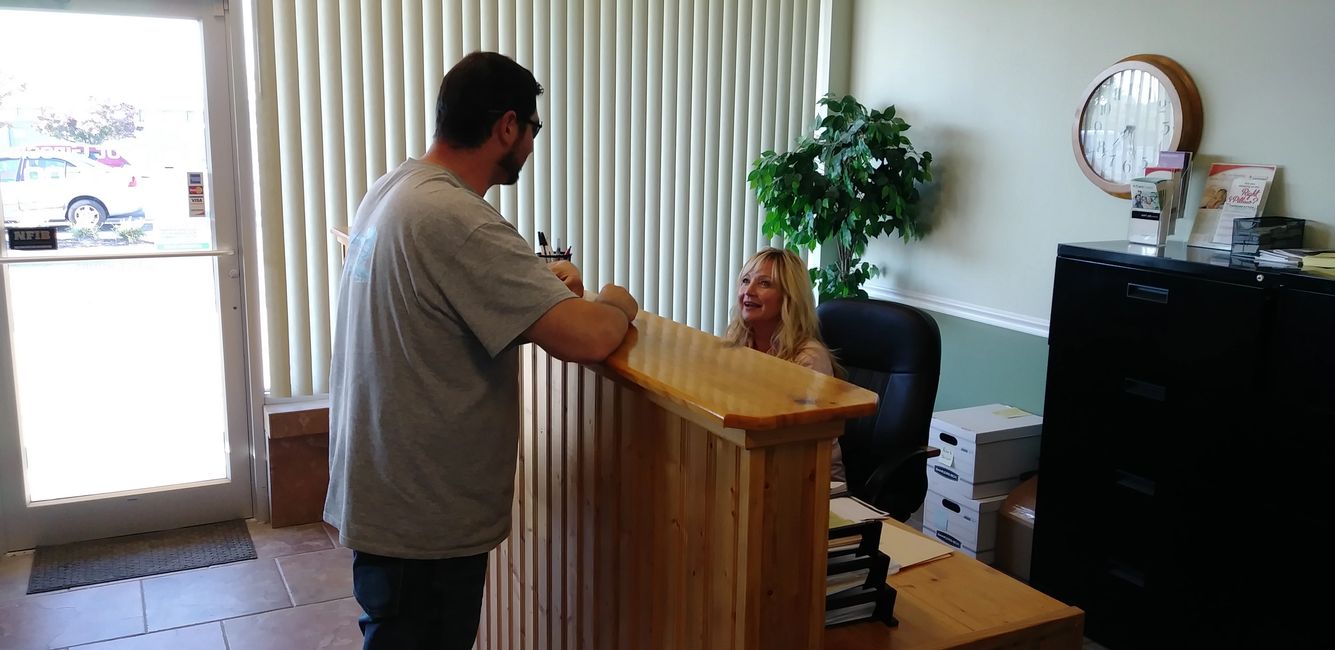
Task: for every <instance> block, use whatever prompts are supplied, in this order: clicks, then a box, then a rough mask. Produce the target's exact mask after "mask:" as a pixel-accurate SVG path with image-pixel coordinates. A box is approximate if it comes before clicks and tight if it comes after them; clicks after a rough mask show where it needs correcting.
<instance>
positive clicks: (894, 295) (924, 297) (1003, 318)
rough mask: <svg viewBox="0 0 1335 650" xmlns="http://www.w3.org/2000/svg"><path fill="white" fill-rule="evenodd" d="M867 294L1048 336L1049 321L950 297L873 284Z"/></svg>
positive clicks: (979, 321) (1018, 330)
mask: <svg viewBox="0 0 1335 650" xmlns="http://www.w3.org/2000/svg"><path fill="white" fill-rule="evenodd" d="M863 289H865V290H866V291H867V295H869V296H871V297H872V298H876V299H879V300H893V301H895V302H902V303H904V304H906V305H912V306H914V307H917V308H919V309H926V310H928V311H934V312H938V313H941V314H948V315H950V316H957V317H959V318H963V319H965V320H971V321H975V322H978V323H984V324H986V325H992V326H995V327H1002V328H1005V329H1008V330H1014V331H1016V332H1023V333H1025V334H1032V335H1034V336H1041V337H1043V338H1047V337H1048V319H1046V318H1035V317H1033V316H1026V315H1024V314H1017V313H1015V312H1010V311H1005V310H1002V309H995V308H992V307H986V306H983V305H976V304H973V303H968V302H964V301H961V300H955V299H953V298H944V297H941V296H933V295H930V294H925V293H918V292H916V291H908V290H906V289H896V288H894V287H887V286H881V285H875V284H867V285H864V286H863Z"/></svg>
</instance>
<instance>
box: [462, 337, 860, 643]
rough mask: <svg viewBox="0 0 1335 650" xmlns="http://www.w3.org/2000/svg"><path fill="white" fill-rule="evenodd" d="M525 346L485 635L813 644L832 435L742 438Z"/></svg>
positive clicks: (501, 639)
mask: <svg viewBox="0 0 1335 650" xmlns="http://www.w3.org/2000/svg"><path fill="white" fill-rule="evenodd" d="M521 359H522V362H521V368H520V381H521V388H522V393H521V395H522V402H523V403H522V414H521V418H522V422H523V426H522V431H523V436H522V438H521V440H520V441H519V448H520V458H519V462H518V473H517V475H516V486H517V487H516V491H517V493H518V499H517V501H516V504H515V508H514V511H515V515H514V518H513V522H512V525H513V532H512V535H511V537H510V539H509V540H507V541H506V543H505V544H503V545H502V546H501V547H499V548H497V549H496V550H495V551H494V552H493V554H492V557H491V562H492V563H493V566H492V568H491V569H490V570H489V573H488V577H489V582H488V587H487V590H488V591H487V597H486V599H485V601H484V602H485V607H486V608H487V611H486V612H485V613H484V617H483V621H484V626H483V633H482V634H481V635H480V636H479V644H478V646H477V647H479V648H486V649H499V648H544V649H546V648H560V647H578V648H645V649H662V650H669V649H671V650H675V649H677V648H695V647H700V648H711V649H713V648H739V649H741V648H747V649H752V648H766V649H769V648H806V647H817V646H818V644H819V643H820V632H821V630H823V626H821V625H820V622H821V621H820V617H821V612H822V611H823V607H822V605H823V595H824V589H823V584H824V582H823V581H824V557H825V556H824V546H823V544H821V539H822V538H823V536H824V533H825V520H826V508H827V507H828V502H827V501H826V500H825V499H824V498H823V497H824V494H825V493H824V491H823V490H822V489H819V488H823V485H822V486H817V485H816V483H817V481H816V480H815V477H816V476H817V475H823V474H822V472H821V470H820V469H819V468H822V467H825V468H828V463H829V444H828V443H814V444H812V443H808V444H800V445H780V446H778V447H769V448H760V449H753V450H745V449H742V448H740V447H738V446H736V445H734V444H733V443H731V442H728V441H727V440H724V439H722V438H720V437H719V436H717V435H715V434H712V433H710V432H709V431H707V430H705V429H703V428H702V427H700V426H699V425H696V424H694V423H692V422H689V421H687V420H684V419H682V418H681V417H679V416H677V415H674V414H672V413H670V412H668V411H666V410H664V409H663V408H661V407H659V406H657V405H656V404H654V403H653V402H652V401H650V400H649V399H648V398H647V397H646V396H645V395H644V394H643V393H641V392H640V391H639V389H635V388H629V387H626V386H623V385H620V384H618V383H616V382H615V381H613V380H611V379H609V378H606V377H603V376H600V375H598V374H595V373H594V372H593V371H591V370H588V369H586V368H582V367H580V366H578V365H575V364H566V363H563V362H559V361H556V360H555V359H552V358H551V357H549V356H547V355H546V353H544V352H542V351H541V350H539V349H537V348H536V347H534V346H531V345H530V346H525V347H524V348H523V349H522V352H521ZM669 374H670V373H669ZM665 376H666V375H665ZM830 426H831V427H838V426H839V424H838V423H833V424H831V425H830ZM833 430H837V429H833ZM826 471H828V470H826ZM794 477H800V478H796V479H795V478H794ZM799 520H800V521H807V522H810V528H809V529H806V530H804V531H795V530H794V529H792V527H791V526H792V523H793V522H794V521H799ZM748 547H750V548H760V549H762V551H761V552H758V553H757V552H753V553H746V552H744V551H743V550H742V549H745V548H748ZM803 577H805V578H806V580H805V581H804V580H803ZM817 601H819V602H817ZM801 612H807V613H808V614H809V617H810V618H809V619H808V620H809V629H807V631H806V632H805V633H798V634H796V635H795V634H794V620H797V619H800V618H801V616H800V613H801ZM808 644H815V645H808Z"/></svg>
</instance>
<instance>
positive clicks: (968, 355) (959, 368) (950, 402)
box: [929, 312, 1048, 415]
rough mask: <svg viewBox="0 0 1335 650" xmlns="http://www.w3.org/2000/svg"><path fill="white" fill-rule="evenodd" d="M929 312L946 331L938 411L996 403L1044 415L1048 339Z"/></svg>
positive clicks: (942, 329) (943, 330)
mask: <svg viewBox="0 0 1335 650" xmlns="http://www.w3.org/2000/svg"><path fill="white" fill-rule="evenodd" d="M929 313H931V314H932V318H935V319H936V324H937V326H939V327H940V328H941V383H940V385H939V386H938V387H937V391H936V408H935V409H933V410H936V411H944V410H947V409H957V408H964V407H966V406H978V405H979V404H991V403H993V402H997V403H1001V404H1009V405H1011V406H1015V407H1018V408H1022V409H1024V410H1026V411H1029V412H1030V413H1037V414H1040V415H1041V414H1042V413H1043V390H1044V386H1045V383H1046V382H1045V381H1044V379H1045V378H1046V376H1047V364H1048V341H1047V339H1045V338H1043V337H1041V336H1034V335H1032V334H1023V333H1020V332H1015V331H1012V330H1008V329H1004V328H1001V327H994V326H992V325H984V324H983V323H978V322H975V321H971V320H968V319H965V318H959V317H957V316H948V315H946V314H941V313H938V312H929Z"/></svg>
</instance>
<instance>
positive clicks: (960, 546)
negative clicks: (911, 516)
mask: <svg viewBox="0 0 1335 650" xmlns="http://www.w3.org/2000/svg"><path fill="white" fill-rule="evenodd" d="M922 534H924V535H926V536H928V537H930V538H932V539H934V540H936V541H938V542H941V543H942V544H945V545H946V546H949V547H950V549H951V550H952V551H955V552H956V553H963V554H965V555H967V556H969V557H971V558H973V559H975V560H978V561H979V562H982V563H983V564H992V561H993V560H995V559H996V552H995V551H994V549H988V550H985V551H979V550H977V549H975V548H971V547H969V546H965V544H964V540H962V539H960V538H958V537H955V536H954V535H951V534H950V533H948V532H945V531H938V530H936V529H935V528H932V527H931V526H930V525H928V524H923V526H922Z"/></svg>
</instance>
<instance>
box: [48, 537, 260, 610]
mask: <svg viewBox="0 0 1335 650" xmlns="http://www.w3.org/2000/svg"><path fill="white" fill-rule="evenodd" d="M253 559H255V544H254V543H253V542H251V541H250V531H249V530H247V529H246V522H245V521H243V520H240V519H236V520H233V521H224V522H222V523H217V524H206V525H204V526H192V527H190V528H178V529H176V530H162V531H158V532H154V533H143V534H139V535H126V536H124V537H112V538H109V539H95V540H91V541H87V542H74V543H72V544H61V545H59V546H39V547H37V551H36V552H35V553H34V554H33V558H32V573H31V574H30V575H29V576H28V593H30V594H39V593H42V592H44V591H55V590H57V589H69V588H70V587H82V586H84V585H95V584H98V583H100V582H112V581H115V580H126V579H129V578H140V577H143V576H151V575H156V574H159V573H171V572H172V571H184V570H186V569H198V568H200V567H206V566H212V565H214V564H227V563H228V562H240V561H242V560H253Z"/></svg>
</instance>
